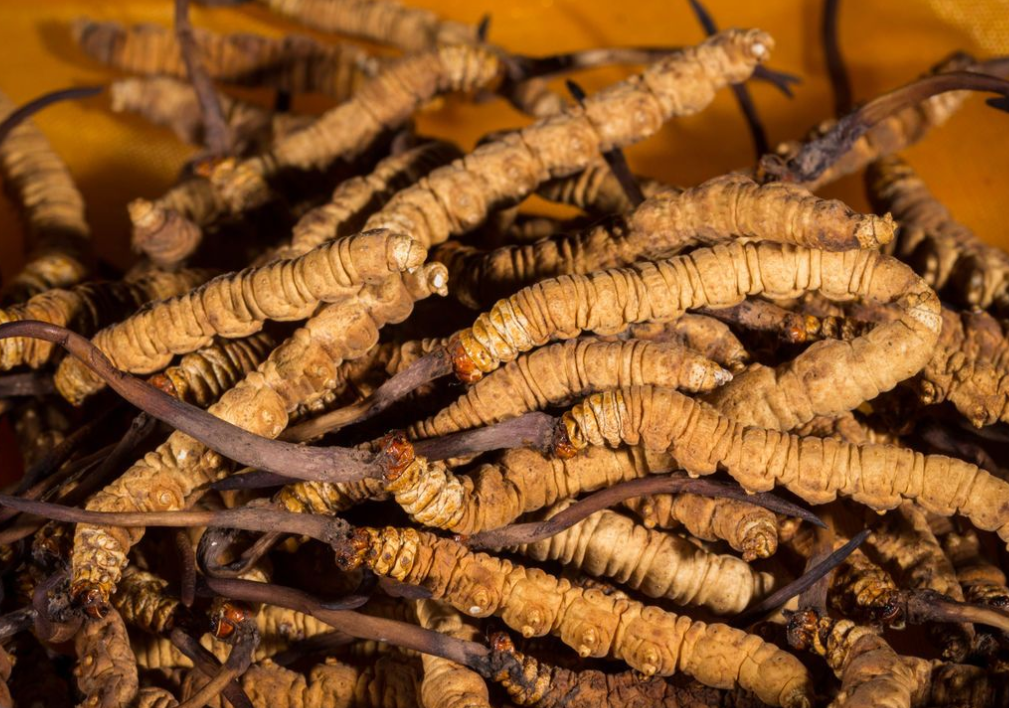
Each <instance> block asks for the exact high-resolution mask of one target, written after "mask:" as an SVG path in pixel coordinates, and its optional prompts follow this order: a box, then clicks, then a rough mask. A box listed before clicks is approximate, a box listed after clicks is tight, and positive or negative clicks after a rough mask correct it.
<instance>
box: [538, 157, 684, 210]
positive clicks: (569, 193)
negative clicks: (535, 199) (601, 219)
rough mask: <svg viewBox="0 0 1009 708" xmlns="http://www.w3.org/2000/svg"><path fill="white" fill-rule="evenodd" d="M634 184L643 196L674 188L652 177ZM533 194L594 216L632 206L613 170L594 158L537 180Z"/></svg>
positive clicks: (673, 190)
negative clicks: (570, 172) (584, 164)
mask: <svg viewBox="0 0 1009 708" xmlns="http://www.w3.org/2000/svg"><path fill="white" fill-rule="evenodd" d="M638 185H639V186H640V187H641V191H642V192H643V193H644V195H645V196H646V197H654V196H656V195H658V194H659V193H660V192H675V191H676V188H675V187H670V186H668V185H665V184H663V183H662V182H660V181H658V180H654V179H642V178H638ZM536 194H537V195H538V196H540V197H542V198H543V199H546V200H547V201H550V202H557V203H558V204H568V205H570V206H573V207H578V208H579V209H581V210H582V211H584V212H587V213H589V214H591V215H594V216H608V215H610V214H623V213H624V212H626V211H630V210H631V209H633V208H634V205H633V204H631V201H630V200H629V199H628V198H627V194H626V193H625V192H624V189H623V187H622V186H621V185H620V182H619V180H617V178H616V177H615V176H614V175H613V170H612V169H610V166H609V165H608V164H606V162H605V161H603V160H597V161H595V162H593V163H591V164H589V165H588V166H587V167H586V168H585V169H584V170H582V171H580V172H577V173H575V174H573V175H568V176H567V177H559V178H557V179H552V180H550V181H549V182H545V183H543V184H541V185H540V186H539V187H538V188H537V189H536Z"/></svg>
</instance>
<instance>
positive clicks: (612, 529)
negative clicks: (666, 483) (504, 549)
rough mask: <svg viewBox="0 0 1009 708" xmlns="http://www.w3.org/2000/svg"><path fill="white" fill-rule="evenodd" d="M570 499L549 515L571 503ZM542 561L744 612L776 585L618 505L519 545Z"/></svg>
mask: <svg viewBox="0 0 1009 708" xmlns="http://www.w3.org/2000/svg"><path fill="white" fill-rule="evenodd" d="M571 503H572V502H570V501H565V502H561V503H560V504H557V505H556V506H554V507H553V508H552V509H551V510H550V511H549V513H548V514H547V515H546V517H545V518H550V517H552V516H554V515H556V514H557V513H559V512H561V511H563V510H564V509H566V508H568V507H569V506H570V505H571ZM518 550H519V552H520V553H523V554H524V555H527V556H529V557H530V558H534V559H536V560H538V561H546V560H551V561H559V562H561V563H562V564H564V566H565V567H572V566H573V567H576V568H579V569H581V570H583V571H585V572H587V573H588V574H589V575H592V576H603V577H606V578H612V579H613V580H615V581H616V582H617V583H619V584H621V585H624V586H626V587H629V588H631V589H633V590H640V591H641V592H642V593H643V594H645V595H646V596H648V597H655V598H666V599H668V600H672V601H673V602H675V603H676V604H678V605H687V606H694V607H705V608H707V609H709V610H711V611H712V612H713V613H714V614H716V615H727V614H738V613H740V612H742V611H743V610H745V609H746V607H747V606H748V605H749V604H750V603H751V602H753V601H754V600H758V599H760V598H762V597H764V596H765V595H767V594H768V593H769V592H770V591H772V590H773V589H774V585H775V581H774V576H773V575H772V574H771V573H763V572H759V571H756V570H754V569H753V568H751V567H750V565H749V564H747V563H746V562H744V561H741V560H740V559H738V558H736V557H735V556H728V555H718V554H715V553H709V552H708V551H705V550H703V549H701V548H698V547H697V546H696V545H694V544H693V543H692V542H690V541H688V540H687V539H685V538H683V537H681V536H677V535H675V534H668V533H663V532H661V531H652V530H649V529H646V528H644V527H643V526H639V525H638V524H636V523H634V522H633V521H632V520H631V519H629V518H627V517H625V516H622V515H620V514H618V513H616V512H614V511H599V512H596V513H595V514H592V515H591V516H589V517H587V518H586V519H585V520H584V521H581V522H579V523H577V524H575V525H574V526H572V527H571V528H569V529H567V530H565V531H561V532H560V533H559V534H557V535H555V536H551V537H550V538H547V539H544V540H542V541H538V542H536V543H531V544H526V545H522V546H519V547H518Z"/></svg>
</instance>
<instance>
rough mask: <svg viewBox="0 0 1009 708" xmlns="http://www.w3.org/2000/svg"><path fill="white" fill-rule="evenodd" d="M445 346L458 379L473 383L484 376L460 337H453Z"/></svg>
mask: <svg viewBox="0 0 1009 708" xmlns="http://www.w3.org/2000/svg"><path fill="white" fill-rule="evenodd" d="M445 348H446V349H447V350H448V355H449V357H450V358H451V360H452V370H453V371H454V372H455V376H456V378H457V379H459V380H460V381H462V382H463V383H466V384H473V383H476V382H477V381H479V380H480V379H482V378H483V372H482V371H480V369H478V368H477V365H476V362H475V361H473V358H472V357H471V356H470V355H469V353H468V352H467V351H466V347H464V346H463V345H462V340H460V339H459V337H452V339H451V340H449V343H448V344H447V345H446V346H445Z"/></svg>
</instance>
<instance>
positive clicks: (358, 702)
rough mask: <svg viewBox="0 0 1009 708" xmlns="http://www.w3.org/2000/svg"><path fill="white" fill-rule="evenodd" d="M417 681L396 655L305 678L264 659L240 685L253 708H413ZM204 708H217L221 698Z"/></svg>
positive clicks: (318, 668) (196, 681)
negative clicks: (363, 665) (364, 667)
mask: <svg viewBox="0 0 1009 708" xmlns="http://www.w3.org/2000/svg"><path fill="white" fill-rule="evenodd" d="M417 679H418V677H417V668H416V661H414V660H412V659H409V658H406V657H403V656H401V655H399V654H398V653H397V654H390V655H385V656H383V657H381V658H379V660H378V661H376V662H375V663H374V664H373V665H372V666H369V667H368V668H366V669H360V668H357V667H356V666H351V665H348V664H343V663H340V662H337V661H335V660H332V659H330V660H328V661H327V662H326V663H324V664H317V665H315V666H314V667H312V669H311V670H310V671H309V672H308V675H307V676H306V675H305V674H302V673H298V672H295V671H291V670H289V669H285V668H284V667H282V666H278V665H276V664H274V663H273V662H271V661H269V660H266V661H263V662H260V663H259V664H255V665H253V666H252V667H250V668H249V670H248V671H246V672H245V673H244V674H243V675H242V678H241V679H240V680H239V682H240V684H241V686H242V689H243V690H244V691H245V693H246V695H248V697H249V700H251V701H252V705H253V706H255V708H348V706H354V707H355V708H415V706H416V705H417ZM203 681H206V679H205V678H202V677H195V676H194V677H191V678H189V679H187V681H186V682H185V686H184V691H183V692H184V694H185V695H190V694H192V693H194V692H195V690H196V688H197V687H199V686H201V685H202V682H203ZM207 705H208V706H212V708H220V707H221V699H220V698H217V699H216V700H215V701H212V702H210V703H208V704H207Z"/></svg>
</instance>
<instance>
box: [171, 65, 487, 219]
mask: <svg viewBox="0 0 1009 708" xmlns="http://www.w3.org/2000/svg"><path fill="white" fill-rule="evenodd" d="M503 71H504V67H503V65H502V63H501V60H500V58H499V57H498V56H497V55H496V54H494V53H492V52H490V51H488V50H485V49H481V48H479V47H469V46H463V45H454V46H445V47H439V48H437V49H432V50H431V51H427V52H423V53H421V54H415V55H410V56H407V57H404V58H403V59H400V60H398V61H396V62H395V63H392V64H389V65H388V66H386V67H385V68H384V69H383V70H382V71H381V72H380V73H379V74H378V75H377V76H375V78H373V79H372V80H370V81H368V82H367V83H365V84H364V85H363V86H361V87H360V88H359V89H358V90H357V91H356V92H355V93H354V96H353V98H351V99H350V100H348V101H345V102H344V103H342V104H340V105H339V106H337V107H336V108H333V109H331V110H330V111H328V112H327V113H326V114H324V115H323V116H322V117H321V118H319V119H318V120H317V121H315V122H314V123H313V124H312V125H310V126H308V127H307V128H305V129H303V130H301V131H299V132H297V133H295V134H293V135H290V136H288V137H287V138H285V139H283V140H280V141H278V142H277V143H275V144H274V145H273V147H272V148H271V149H270V150H269V151H268V152H266V153H263V154H261V155H258V156H256V157H253V158H250V159H248V160H243V161H241V162H235V161H233V160H229V161H225V162H223V163H221V164H219V165H217V166H216V167H215V168H214V170H213V172H212V174H211V176H210V181H211V183H212V185H213V187H214V189H215V191H217V192H218V193H219V194H220V195H221V197H222V198H223V199H224V202H225V203H226V204H227V205H228V208H229V209H231V211H232V212H234V213H238V212H242V211H245V210H247V209H249V208H251V207H254V206H257V205H259V204H262V203H263V202H264V201H266V199H267V198H268V197H269V193H270V187H269V183H270V181H271V180H273V179H275V178H282V177H284V176H285V175H286V174H289V173H290V172H292V171H296V170H297V171H315V170H321V169H325V168H326V167H327V166H329V165H330V164H332V163H333V162H334V161H335V160H337V159H341V158H342V159H344V160H350V159H353V158H354V157H356V156H358V155H360V154H362V153H363V152H364V151H365V150H367V149H368V147H369V146H371V145H372V143H374V141H375V140H376V139H377V138H378V137H379V136H380V135H381V134H382V133H384V132H386V131H389V130H392V129H394V128H397V127H399V126H400V125H402V124H403V123H405V122H406V121H408V120H409V119H410V117H411V116H412V115H413V114H414V113H415V112H416V111H417V109H418V108H420V107H421V106H422V105H424V104H425V103H426V102H428V101H429V100H431V99H432V98H434V97H435V96H437V95H438V94H442V93H447V92H453V91H470V90H474V89H478V88H482V87H485V86H487V85H489V84H491V83H492V82H494V81H495V80H497V79H498V78H499V77H500V76H501V75H502V72H503ZM185 216H188V215H185ZM369 228H371V227H369Z"/></svg>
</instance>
